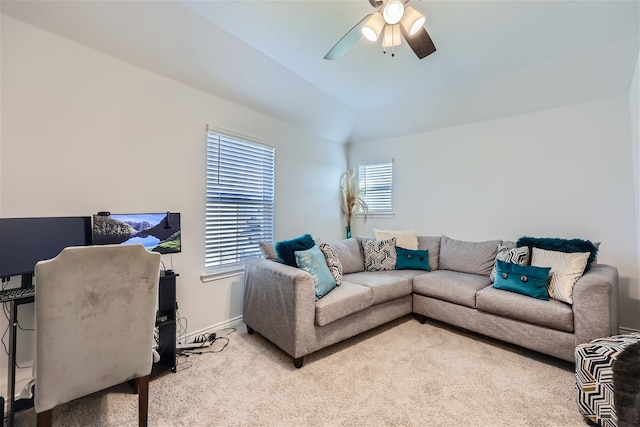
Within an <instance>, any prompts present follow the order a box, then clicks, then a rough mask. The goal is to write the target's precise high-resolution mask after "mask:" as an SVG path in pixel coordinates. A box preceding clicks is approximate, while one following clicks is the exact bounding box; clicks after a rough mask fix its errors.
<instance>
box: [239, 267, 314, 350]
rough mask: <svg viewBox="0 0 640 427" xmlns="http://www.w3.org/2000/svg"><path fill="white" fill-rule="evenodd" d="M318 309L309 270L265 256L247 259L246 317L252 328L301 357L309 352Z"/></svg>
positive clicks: (244, 318)
mask: <svg viewBox="0 0 640 427" xmlns="http://www.w3.org/2000/svg"><path fill="white" fill-rule="evenodd" d="M315 311H316V310H315V288H314V286H313V279H312V278H311V275H310V274H309V273H307V272H306V271H303V270H300V269H298V268H295V267H290V266H288V265H285V264H280V263H278V262H274V261H269V260H266V259H264V258H251V259H248V260H247V261H245V266H244V303H243V320H244V322H245V323H246V324H247V325H248V326H249V327H250V328H252V329H254V330H255V331H256V332H258V333H260V334H261V335H262V336H264V337H265V338H267V339H268V340H269V341H271V342H273V343H274V344H276V345H277V346H278V347H280V348H281V349H282V350H284V351H285V352H287V353H288V354H289V355H290V356H292V357H294V358H299V357H302V356H304V355H306V354H308V351H306V345H305V342H306V340H307V339H309V337H312V336H313V328H314V321H315Z"/></svg>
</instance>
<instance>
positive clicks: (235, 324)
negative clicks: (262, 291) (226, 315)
mask: <svg viewBox="0 0 640 427" xmlns="http://www.w3.org/2000/svg"><path fill="white" fill-rule="evenodd" d="M243 326H244V322H243V321H242V316H238V317H234V318H232V319H229V320H227V321H225V322H220V323H217V324H215V325H211V326H207V327H205V328H202V329H199V330H197V331H193V332H189V333H187V336H186V340H185V341H186V342H191V341H192V339H193V338H194V337H196V336H198V335H203V334H209V333H211V332H216V331H219V330H221V329H226V328H236V329H239V328H241V327H243ZM178 339H180V338H179V337H178Z"/></svg>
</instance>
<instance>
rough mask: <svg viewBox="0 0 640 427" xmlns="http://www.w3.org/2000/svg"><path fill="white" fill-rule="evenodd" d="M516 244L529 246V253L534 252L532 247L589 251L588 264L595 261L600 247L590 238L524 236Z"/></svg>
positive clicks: (565, 250) (558, 250) (559, 250)
mask: <svg viewBox="0 0 640 427" xmlns="http://www.w3.org/2000/svg"><path fill="white" fill-rule="evenodd" d="M516 245H517V246H518V247H522V246H528V247H529V253H532V252H533V250H532V248H539V249H544V250H546V251H555V252H565V253H575V252H589V259H588V261H587V266H589V265H591V264H592V263H594V262H595V261H596V257H597V256H598V247H597V246H596V245H594V244H593V243H591V241H590V240H582V239H560V238H556V237H528V236H523V237H520V238H519V239H518V242H517V243H516Z"/></svg>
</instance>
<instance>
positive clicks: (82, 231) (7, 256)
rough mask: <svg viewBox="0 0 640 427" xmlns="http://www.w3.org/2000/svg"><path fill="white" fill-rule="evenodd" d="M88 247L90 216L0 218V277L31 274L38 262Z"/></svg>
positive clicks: (89, 241)
mask: <svg viewBox="0 0 640 427" xmlns="http://www.w3.org/2000/svg"><path fill="white" fill-rule="evenodd" d="M90 244H91V217H90V216H78V217H40V218H0V277H11V276H19V275H30V274H33V272H34V270H35V266H36V264H37V263H38V261H41V260H45V259H51V258H54V257H55V256H56V255H58V254H59V253H60V252H61V251H62V250H63V249H64V248H66V247H67V246H87V245H90Z"/></svg>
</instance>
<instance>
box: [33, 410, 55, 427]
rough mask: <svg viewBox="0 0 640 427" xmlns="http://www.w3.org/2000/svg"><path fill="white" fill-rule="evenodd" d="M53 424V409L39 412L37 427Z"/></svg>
mask: <svg viewBox="0 0 640 427" xmlns="http://www.w3.org/2000/svg"><path fill="white" fill-rule="evenodd" d="M52 424H53V409H49V410H48V411H44V412H39V413H38V417H37V425H38V427H51V425H52Z"/></svg>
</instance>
